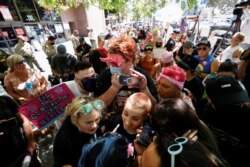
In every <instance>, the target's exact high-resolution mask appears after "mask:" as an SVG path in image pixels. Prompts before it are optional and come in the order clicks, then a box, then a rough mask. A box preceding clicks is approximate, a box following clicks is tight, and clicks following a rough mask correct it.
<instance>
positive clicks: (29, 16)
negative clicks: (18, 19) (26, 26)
mask: <svg viewBox="0 0 250 167" xmlns="http://www.w3.org/2000/svg"><path fill="white" fill-rule="evenodd" d="M16 5H17V7H18V10H19V12H20V14H21V16H22V18H23V21H24V22H38V21H39V20H38V17H37V15H36V10H35V6H34V4H33V1H32V0H16Z"/></svg>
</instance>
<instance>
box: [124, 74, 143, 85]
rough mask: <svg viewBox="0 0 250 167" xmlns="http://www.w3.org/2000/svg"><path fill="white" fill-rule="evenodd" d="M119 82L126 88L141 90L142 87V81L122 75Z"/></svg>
mask: <svg viewBox="0 0 250 167" xmlns="http://www.w3.org/2000/svg"><path fill="white" fill-rule="evenodd" d="M119 82H120V84H121V85H124V86H133V87H137V88H139V87H140V85H141V80H140V79H139V78H137V77H134V76H129V75H120V76H119Z"/></svg>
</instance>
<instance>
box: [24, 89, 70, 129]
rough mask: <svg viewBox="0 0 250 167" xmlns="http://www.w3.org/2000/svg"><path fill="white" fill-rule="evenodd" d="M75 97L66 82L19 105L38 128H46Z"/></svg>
mask: <svg viewBox="0 0 250 167" xmlns="http://www.w3.org/2000/svg"><path fill="white" fill-rule="evenodd" d="M73 98H74V95H73V93H72V92H71V91H70V89H69V88H68V87H67V85H66V84H61V85H58V86H56V87H54V88H52V89H50V90H48V91H46V92H45V93H43V94H41V95H40V96H38V97H36V98H34V99H33V100H31V101H29V102H28V103H26V104H23V105H21V106H20V107H19V112H21V113H22V114H23V115H25V116H26V117H27V118H28V119H29V120H30V121H31V122H32V123H33V124H34V125H35V126H36V127H37V128H38V129H41V130H42V129H44V128H46V127H48V126H49V125H51V124H52V123H53V122H54V121H56V120H57V119H59V118H60V116H61V115H62V114H63V113H64V109H65V107H66V105H67V104H69V103H70V102H71V101H72V99H73Z"/></svg>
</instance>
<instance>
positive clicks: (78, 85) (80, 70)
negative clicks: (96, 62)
mask: <svg viewBox="0 0 250 167" xmlns="http://www.w3.org/2000/svg"><path fill="white" fill-rule="evenodd" d="M73 71H74V76H75V78H74V80H72V81H67V82H64V83H65V84H66V85H67V86H68V88H69V89H70V90H71V92H72V93H73V94H74V95H75V97H80V96H83V97H86V96H87V97H88V96H92V94H91V92H94V90H95V88H96V73H95V70H94V68H93V67H92V64H90V63H89V62H86V61H83V62H77V63H76V64H75V66H74V69H73Z"/></svg>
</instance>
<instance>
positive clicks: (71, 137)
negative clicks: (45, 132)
mask: <svg viewBox="0 0 250 167" xmlns="http://www.w3.org/2000/svg"><path fill="white" fill-rule="evenodd" d="M96 134H100V133H99V132H96ZM94 138H95V137H94V135H90V134H86V133H84V132H80V131H79V130H78V128H77V127H76V126H75V125H73V124H72V122H71V118H70V116H68V117H67V118H66V119H65V121H64V122H63V124H62V127H61V128H60V129H59V132H58V133H57V135H56V137H55V141H54V148H53V156H54V166H55V167H61V166H63V165H66V164H69V165H72V166H73V167H76V166H77V163H78V160H79V158H80V156H81V152H82V147H83V146H84V145H85V144H87V143H89V142H90V140H91V139H93V140H94Z"/></svg>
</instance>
